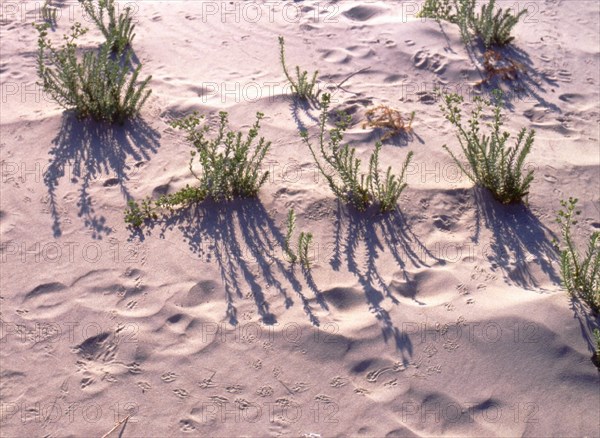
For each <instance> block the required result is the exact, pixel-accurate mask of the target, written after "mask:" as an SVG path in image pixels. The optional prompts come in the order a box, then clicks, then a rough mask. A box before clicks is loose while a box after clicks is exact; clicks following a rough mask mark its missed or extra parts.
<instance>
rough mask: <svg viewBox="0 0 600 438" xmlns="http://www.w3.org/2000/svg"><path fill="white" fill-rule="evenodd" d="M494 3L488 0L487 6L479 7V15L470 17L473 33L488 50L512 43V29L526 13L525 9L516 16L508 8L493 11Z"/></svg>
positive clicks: (493, 0) (494, 1) (492, 0)
mask: <svg viewBox="0 0 600 438" xmlns="http://www.w3.org/2000/svg"><path fill="white" fill-rule="evenodd" d="M473 3H474V1H473ZM495 3H496V0H490V2H489V3H488V4H485V5H482V6H481V12H480V13H479V14H477V15H475V16H472V18H471V17H470V19H471V20H472V24H471V27H472V29H473V31H474V33H475V34H476V35H477V36H479V38H481V41H482V42H483V45H484V46H485V47H488V48H489V47H492V46H505V45H507V44H509V43H510V42H512V41H513V40H514V39H515V38H514V37H513V36H511V32H512V30H513V28H514V27H515V26H516V25H517V23H518V22H519V20H520V18H521V17H522V16H523V15H525V14H526V13H527V9H523V10H522V11H521V12H519V13H518V14H517V15H514V14H513V11H512V10H511V9H510V8H509V9H507V10H505V11H503V10H502V8H498V10H495V8H494V6H495ZM471 14H472V13H471Z"/></svg>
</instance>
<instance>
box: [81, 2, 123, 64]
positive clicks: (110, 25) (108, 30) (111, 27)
mask: <svg viewBox="0 0 600 438" xmlns="http://www.w3.org/2000/svg"><path fill="white" fill-rule="evenodd" d="M79 1H80V3H81V5H82V7H83V9H84V11H85V13H86V14H87V15H88V16H89V17H90V18H91V19H92V21H93V22H94V23H95V24H96V26H97V27H98V29H100V31H101V32H102V34H103V35H104V38H106V42H107V44H108V46H109V47H110V50H111V51H112V52H113V53H119V54H121V53H123V52H124V51H125V49H126V48H128V47H131V42H132V41H133V38H134V37H135V34H134V33H133V29H134V28H135V25H133V24H132V18H131V16H130V13H131V9H130V8H129V7H127V8H125V13H121V14H119V16H118V17H117V12H116V9H115V1H114V0H98V1H97V3H98V7H96V6H95V5H94V1H93V0H79ZM105 14H106V16H107V18H108V22H107V23H105Z"/></svg>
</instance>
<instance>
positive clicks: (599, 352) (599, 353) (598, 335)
mask: <svg viewBox="0 0 600 438" xmlns="http://www.w3.org/2000/svg"><path fill="white" fill-rule="evenodd" d="M593 333H594V339H595V340H596V352H595V353H596V360H597V361H598V363H599V364H600V330H598V329H597V328H596V329H594V332H593Z"/></svg>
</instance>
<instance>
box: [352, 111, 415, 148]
mask: <svg viewBox="0 0 600 438" xmlns="http://www.w3.org/2000/svg"><path fill="white" fill-rule="evenodd" d="M365 117H366V118H367V120H366V121H365V122H364V123H363V129H366V128H367V127H371V128H385V129H388V132H387V133H385V135H384V136H383V137H381V141H385V140H387V139H389V138H390V137H393V136H394V135H397V134H399V133H401V132H411V131H412V121H413V119H414V118H415V112H414V111H413V112H412V113H411V115H410V119H408V121H405V120H404V118H403V117H402V115H401V114H400V111H398V110H395V109H392V108H390V107H389V106H386V105H380V106H377V107H375V108H371V109H370V110H368V111H367V112H366V113H365Z"/></svg>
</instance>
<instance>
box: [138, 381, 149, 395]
mask: <svg viewBox="0 0 600 438" xmlns="http://www.w3.org/2000/svg"><path fill="white" fill-rule="evenodd" d="M137 386H139V387H140V388H141V389H142V394H143V393H145V392H146V391H149V390H150V388H152V385H150V383H148V382H144V381H140V382H137Z"/></svg>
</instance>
